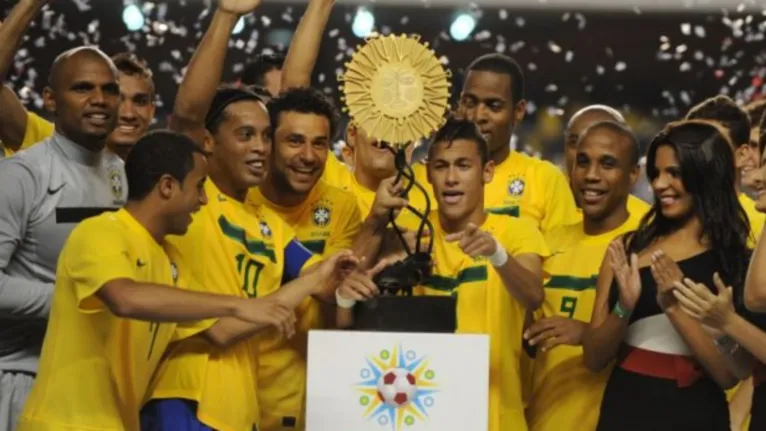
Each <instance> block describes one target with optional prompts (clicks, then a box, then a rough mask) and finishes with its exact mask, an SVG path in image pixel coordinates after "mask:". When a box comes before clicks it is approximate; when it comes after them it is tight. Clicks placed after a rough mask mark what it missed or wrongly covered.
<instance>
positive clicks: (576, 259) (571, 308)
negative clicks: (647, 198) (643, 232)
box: [527, 213, 642, 431]
mask: <svg viewBox="0 0 766 431" xmlns="http://www.w3.org/2000/svg"><path fill="white" fill-rule="evenodd" d="M641 216H642V214H636V213H631V215H630V217H629V218H628V220H626V221H625V223H623V224H622V225H621V226H620V227H618V228H617V229H614V230H612V231H610V232H607V233H604V234H601V235H586V234H585V232H584V231H583V224H582V222H580V223H577V224H574V225H569V226H561V227H559V228H557V229H554V230H552V231H551V232H549V233H548V234H547V235H546V236H545V239H546V242H547V244H548V247H550V251H551V257H550V258H548V260H546V262H545V264H544V265H543V270H544V276H545V302H544V303H543V307H542V309H541V310H538V311H537V312H536V313H535V318H536V319H541V318H543V317H551V316H563V317H567V318H570V319H575V320H579V321H581V322H584V323H588V322H590V318H591V313H592V312H593V306H594V302H595V300H596V279H597V278H598V273H599V269H600V268H601V263H602V261H603V258H604V255H605V253H606V249H607V247H608V246H609V244H610V243H611V241H612V240H613V239H614V238H616V237H618V236H619V235H622V234H624V233H626V232H630V231H633V230H635V229H636V228H638V224H639V222H640V220H641ZM582 356H583V350H582V346H557V347H555V348H553V349H552V350H550V351H547V352H541V351H540V350H538V351H537V356H536V357H535V359H534V363H533V364H534V365H533V366H534V369H533V375H532V392H531V395H530V398H529V403H530V405H529V409H528V411H527V419H528V420H529V429H530V430H532V431H560V430H563V429H570V428H571V426H572V425H571V424H577V429H578V430H583V431H588V430H595V429H596V425H597V423H598V414H599V406H600V405H601V398H602V397H603V394H604V387H605V385H606V381H607V379H608V378H609V374H610V372H611V368H609V369H605V370H603V371H601V372H599V373H593V372H591V371H589V370H588V369H586V368H585V366H584V365H583V358H582Z"/></svg>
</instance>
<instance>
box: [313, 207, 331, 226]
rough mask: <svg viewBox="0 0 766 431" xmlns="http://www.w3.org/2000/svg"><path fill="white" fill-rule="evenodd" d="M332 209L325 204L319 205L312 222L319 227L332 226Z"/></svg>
mask: <svg viewBox="0 0 766 431" xmlns="http://www.w3.org/2000/svg"><path fill="white" fill-rule="evenodd" d="M330 213H331V212H330V208H328V207H327V206H325V205H324V204H321V203H319V204H317V205H316V206H315V207H314V212H313V214H312V215H311V220H312V221H313V222H314V225H315V226H317V227H325V226H327V225H329V224H330Z"/></svg>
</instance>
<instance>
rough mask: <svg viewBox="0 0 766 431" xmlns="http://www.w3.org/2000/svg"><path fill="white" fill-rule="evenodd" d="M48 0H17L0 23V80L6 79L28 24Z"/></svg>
mask: <svg viewBox="0 0 766 431" xmlns="http://www.w3.org/2000/svg"><path fill="white" fill-rule="evenodd" d="M47 3H48V0H19V2H18V3H16V6H14V7H13V9H11V13H10V14H8V17H7V18H6V19H5V21H4V22H3V23H2V24H0V40H2V41H3V43H0V82H5V80H6V79H8V72H10V70H11V66H12V65H13V58H14V56H16V51H17V50H18V49H19V45H21V42H22V40H23V39H24V34H25V33H26V32H27V29H28V28H29V24H31V23H32V20H33V19H34V18H35V17H36V16H37V14H38V13H40V11H41V10H42V8H43V6H45V5H46V4H47Z"/></svg>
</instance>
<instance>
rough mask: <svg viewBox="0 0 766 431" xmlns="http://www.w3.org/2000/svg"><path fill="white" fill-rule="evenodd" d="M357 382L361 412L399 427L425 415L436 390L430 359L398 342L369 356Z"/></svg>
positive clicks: (391, 425)
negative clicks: (360, 379)
mask: <svg viewBox="0 0 766 431" xmlns="http://www.w3.org/2000/svg"><path fill="white" fill-rule="evenodd" d="M365 361H366V362H367V366H366V367H365V368H362V370H361V371H360V377H361V378H362V381H361V382H360V383H359V384H357V385H356V390H357V391H358V392H360V394H361V396H360V398H359V404H361V405H362V406H363V407H364V408H365V411H364V415H365V416H366V417H367V418H368V419H372V420H374V421H376V422H377V423H378V424H379V425H381V426H382V427H386V428H390V429H391V430H393V431H399V430H402V429H403V428H404V425H414V424H415V423H416V422H417V421H425V420H426V419H427V418H428V412H427V410H428V409H430V408H431V407H433V406H434V394H435V393H436V392H438V389H437V388H438V385H437V384H436V381H435V379H436V372H435V371H434V370H433V369H431V367H429V362H430V360H429V359H428V358H427V357H425V356H418V355H417V353H416V352H415V351H414V350H404V349H403V348H402V346H401V345H399V346H398V347H394V348H393V349H391V350H382V351H381V352H380V353H378V354H377V355H373V356H370V357H368V358H367V359H366V360H365Z"/></svg>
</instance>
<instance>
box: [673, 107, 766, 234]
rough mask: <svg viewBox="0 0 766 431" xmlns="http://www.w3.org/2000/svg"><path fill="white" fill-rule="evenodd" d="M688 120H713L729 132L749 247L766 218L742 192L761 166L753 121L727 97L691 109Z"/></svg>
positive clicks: (737, 188)
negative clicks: (751, 173)
mask: <svg viewBox="0 0 766 431" xmlns="http://www.w3.org/2000/svg"><path fill="white" fill-rule="evenodd" d="M686 119H687V120H694V119H698V120H712V121H716V122H718V123H720V124H721V125H722V126H723V127H724V128H725V129H726V130H727V131H728V133H729V139H730V141H731V144H732V146H733V148H734V158H735V163H736V191H737V196H738V197H739V203H740V204H741V205H742V208H744V210H745V213H746V214H747V218H748V220H749V221H750V228H751V235H750V243H749V245H750V247H754V246H755V240H756V239H757V238H759V237H760V236H761V230H763V224H764V223H765V222H766V216H764V214H761V213H759V212H758V211H757V210H756V209H755V202H753V200H752V199H750V197H748V196H747V195H746V194H744V193H742V182H743V179H744V178H745V174H746V173H747V172H749V170H752V169H754V168H755V167H757V166H758V146H757V143H753V142H752V141H751V139H750V118H749V116H748V115H747V113H746V112H745V111H744V110H743V109H742V108H740V107H739V106H737V104H736V103H735V102H734V101H733V100H731V99H730V98H728V97H726V96H715V97H711V98H710V99H707V100H705V101H703V102H702V103H700V104H698V105H697V106H694V107H692V109H691V110H689V113H688V114H686Z"/></svg>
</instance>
